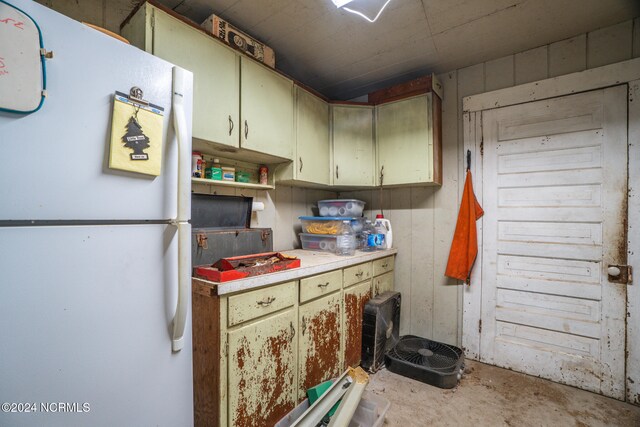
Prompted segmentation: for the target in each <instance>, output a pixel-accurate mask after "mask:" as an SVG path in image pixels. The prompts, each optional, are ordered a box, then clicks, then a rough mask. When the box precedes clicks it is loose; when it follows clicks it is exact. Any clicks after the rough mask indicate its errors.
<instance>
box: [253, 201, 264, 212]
mask: <svg viewBox="0 0 640 427" xmlns="http://www.w3.org/2000/svg"><path fill="white" fill-rule="evenodd" d="M263 210H264V203H263V202H252V203H251V212H258V211H263Z"/></svg>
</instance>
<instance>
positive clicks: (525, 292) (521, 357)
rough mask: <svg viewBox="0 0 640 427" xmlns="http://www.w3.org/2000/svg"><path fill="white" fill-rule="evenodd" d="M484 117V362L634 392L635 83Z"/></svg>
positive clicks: (604, 390) (615, 392) (611, 392)
mask: <svg viewBox="0 0 640 427" xmlns="http://www.w3.org/2000/svg"><path fill="white" fill-rule="evenodd" d="M482 117H483V118H482V125H483V128H482V132H483V138H484V139H483V140H484V156H483V179H482V185H483V189H482V194H483V197H482V204H483V208H484V211H485V215H484V219H483V242H484V243H483V256H482V323H481V325H482V328H481V335H480V358H481V360H482V361H484V362H487V363H490V364H494V365H498V366H502V367H506V368H510V369H513V370H516V371H520V372H525V373H528V374H532V375H536V376H540V377H544V378H548V379H551V380H553V381H557V382H561V383H565V384H569V385H573V386H576V387H579V388H582V389H586V390H590V391H593V392H596V393H601V394H604V395H607V396H611V397H615V398H618V399H624V389H625V388H624V384H625V383H624V375H625V374H624V369H625V365H624V363H625V296H626V286H625V285H620V284H615V283H610V282H609V281H608V276H607V272H606V271H607V266H608V265H609V264H626V243H625V240H626V239H625V223H626V216H627V207H626V200H627V87H626V86H617V87H613V88H609V89H604V90H598V91H593V92H586V93H581V94H577V95H570V96H565V97H561V98H555V99H551V100H545V101H536V102H531V103H528V104H522V105H516V106H511V107H505V108H500V109H496V110H489V111H485V112H483V116H482Z"/></svg>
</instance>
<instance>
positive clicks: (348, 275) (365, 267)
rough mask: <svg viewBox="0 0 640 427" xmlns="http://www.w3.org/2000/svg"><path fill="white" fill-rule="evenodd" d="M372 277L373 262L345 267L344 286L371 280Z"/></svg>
mask: <svg viewBox="0 0 640 427" xmlns="http://www.w3.org/2000/svg"><path fill="white" fill-rule="evenodd" d="M370 278H371V263H370V262H366V263H364V264H358V265H354V266H353V267H348V268H345V269H344V287H345V288H346V287H349V286H351V285H355V284H356V283H360V282H363V281H365V280H369V279H370Z"/></svg>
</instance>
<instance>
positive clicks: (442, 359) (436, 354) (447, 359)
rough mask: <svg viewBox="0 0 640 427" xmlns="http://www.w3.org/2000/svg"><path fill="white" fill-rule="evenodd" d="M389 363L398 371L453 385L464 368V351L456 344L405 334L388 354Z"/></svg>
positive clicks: (425, 380) (432, 383) (435, 383)
mask: <svg viewBox="0 0 640 427" xmlns="http://www.w3.org/2000/svg"><path fill="white" fill-rule="evenodd" d="M385 363H386V365H387V369H389V370H390V371H391V372H395V373H396V374H400V375H403V376H405V377H409V378H413V379H415V380H418V381H422V382H425V383H427V384H431V385H434V386H436V387H440V388H453V387H455V386H456V384H458V380H459V379H460V377H461V375H462V373H463V371H464V354H463V352H462V350H461V349H459V348H458V347H455V346H452V345H448V344H443V343H440V342H437V341H431V340H428V339H426V338H420V337H416V336H413V335H405V336H402V337H400V339H399V340H398V342H397V343H396V345H395V346H394V347H393V348H392V349H391V350H389V351H388V352H387V353H386V354H385Z"/></svg>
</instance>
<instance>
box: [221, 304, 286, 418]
mask: <svg viewBox="0 0 640 427" xmlns="http://www.w3.org/2000/svg"><path fill="white" fill-rule="evenodd" d="M295 324H296V318H295V309H293V308H292V309H289V310H287V311H285V312H282V313H280V314H277V315H275V316H271V317H267V318H265V319H263V320H260V321H258V322H256V323H252V324H249V325H247V326H243V327H241V328H239V329H236V330H233V331H230V332H228V337H229V362H228V363H229V370H228V388H227V390H228V393H229V417H228V419H229V425H232V426H238V427H239V426H267V425H274V424H275V423H277V422H278V421H279V420H280V419H281V418H282V417H284V416H285V415H286V414H287V413H288V412H289V411H291V409H293V408H294V407H295V405H296V403H297V402H296V395H295V394H296V385H295V374H296V373H295V362H296V359H295V355H296V353H295V351H296V345H295V340H294V337H295V334H296V329H295Z"/></svg>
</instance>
